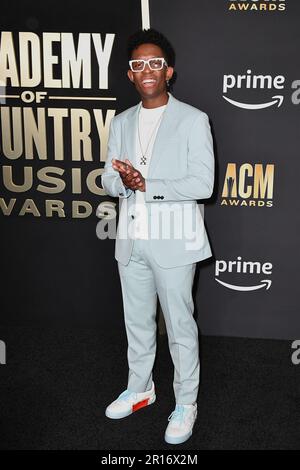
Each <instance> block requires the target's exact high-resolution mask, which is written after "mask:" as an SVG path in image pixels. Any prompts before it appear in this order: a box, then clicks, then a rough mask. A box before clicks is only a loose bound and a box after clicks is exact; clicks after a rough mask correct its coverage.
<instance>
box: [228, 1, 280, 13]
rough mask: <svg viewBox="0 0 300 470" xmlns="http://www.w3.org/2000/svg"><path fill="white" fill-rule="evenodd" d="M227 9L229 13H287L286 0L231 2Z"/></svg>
mask: <svg viewBox="0 0 300 470" xmlns="http://www.w3.org/2000/svg"><path fill="white" fill-rule="evenodd" d="M227 9H228V10H229V11H240V12H248V11H257V12H263V11H267V12H274V11H279V12H282V11H285V9H286V1H285V0H231V1H229V2H228V7H227Z"/></svg>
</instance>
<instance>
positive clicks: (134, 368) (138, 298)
mask: <svg viewBox="0 0 300 470" xmlns="http://www.w3.org/2000/svg"><path fill="white" fill-rule="evenodd" d="M195 268H196V263H192V264H187V265H184V266H177V267H175V268H162V267H161V266H159V265H158V264H157V263H156V262H155V260H154V257H153V253H152V252H151V244H150V243H149V240H139V239H138V240H134V243H133V250H132V254H131V258H130V261H129V263H128V264H127V265H124V264H122V263H120V262H118V269H119V274H120V279H121V287H122V295H123V305H124V315H125V325H126V333H127V339H128V356H127V357H128V365H129V375H128V390H132V391H135V392H145V391H146V390H150V388H151V382H152V368H153V364H154V360H155V353H156V306H157V295H158V298H159V301H160V305H161V307H162V310H163V313H164V318H165V323H166V328H167V334H168V341H169V348H170V353H171V357H172V360H173V364H174V382H173V387H174V394H175V399H176V403H177V404H182V405H188V404H191V403H195V402H196V400H197V394H198V388H199V373H200V362H199V351H198V327H197V324H196V321H195V319H194V317H193V311H194V303H193V298H192V285H193V280H194V274H195Z"/></svg>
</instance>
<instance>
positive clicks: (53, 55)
mask: <svg viewBox="0 0 300 470" xmlns="http://www.w3.org/2000/svg"><path fill="white" fill-rule="evenodd" d="M114 40H115V34H111V33H107V34H100V33H78V34H76V35H75V34H73V33H60V32H55V33H41V34H36V33H32V32H19V33H15V32H10V31H2V32H1V36H0V87H1V90H0V92H1V93H0V94H1V96H0V100H1V101H0V102H1V107H0V128H1V131H2V132H1V139H0V156H1V160H2V162H1V163H2V165H3V166H2V167H1V175H0V178H1V183H2V184H1V193H0V213H1V214H2V215H4V216H11V215H17V216H24V215H27V216H28V217H32V216H33V217H40V216H41V215H45V216H46V217H59V218H65V217H66V216H71V217H73V218H86V217H89V216H90V215H91V214H92V213H93V212H95V211H94V210H93V206H92V202H95V203H96V204H97V205H98V203H99V196H104V195H105V191H104V190H103V188H102V186H101V184H100V178H101V174H102V172H103V167H101V164H103V165H104V163H105V160H106V149H107V140H108V133H109V126H110V122H111V119H112V118H113V117H114V115H115V112H116V110H115V109H114V107H115V102H114V101H115V100H116V98H114V97H111V96H108V94H107V93H105V92H107V91H108V90H109V81H108V75H109V64H110V60H111V56H112V50H113V45H114ZM101 95H102V96H101ZM111 101H113V103H112V102H111Z"/></svg>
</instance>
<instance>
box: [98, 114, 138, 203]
mask: <svg viewBox="0 0 300 470" xmlns="http://www.w3.org/2000/svg"><path fill="white" fill-rule="evenodd" d="M112 158H117V159H119V160H121V159H122V158H121V156H120V152H119V151H118V142H117V138H116V134H115V129H114V118H112V120H111V122H110V128H109V137H108V145H107V159H106V162H105V165H104V172H103V173H102V177H101V184H102V187H103V188H104V189H105V192H106V193H107V194H109V195H110V196H113V197H123V198H127V197H129V196H130V194H131V193H132V190H131V189H129V188H126V186H124V184H123V181H122V179H121V177H120V175H119V172H118V171H117V170H114V168H113V167H112V164H111V160H112Z"/></svg>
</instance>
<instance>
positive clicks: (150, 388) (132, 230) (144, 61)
mask: <svg viewBox="0 0 300 470" xmlns="http://www.w3.org/2000/svg"><path fill="white" fill-rule="evenodd" d="M128 58H129V70H128V78H129V80H130V81H131V82H132V83H133V84H134V85H135V88H136V90H137V92H138V93H139V95H140V97H141V101H140V103H139V104H137V105H136V106H133V107H131V108H129V109H127V110H126V111H124V112H122V113H121V114H119V115H117V116H115V117H114V118H113V120H112V121H111V126H110V133H109V142H108V154H107V161H106V164H105V169H104V173H103V175H102V185H103V187H104V189H105V191H106V192H107V194H109V195H111V196H114V197H119V201H120V214H119V224H118V232H117V239H116V250H115V257H116V259H117V261H118V269H119V274H120V280H121V287H122V295H123V305H124V316H125V325H126V333H127V339H128V364H129V375H128V384H127V389H126V390H125V391H124V392H122V393H121V394H120V395H119V397H118V398H117V399H115V400H114V401H113V402H112V403H111V404H110V405H109V406H108V407H107V408H106V412H105V413H106V416H107V417H109V418H112V419H119V418H124V417H125V416H128V415H130V414H131V413H133V412H134V411H136V410H138V409H140V408H142V407H145V406H148V405H150V404H152V403H154V401H155V399H156V395H155V388H154V383H153V380H152V368H153V364H154V360H155V353H156V305H157V296H158V298H159V301H160V305H161V307H162V311H163V314H164V318H165V323H166V328H167V334H168V341H169V348H170V353H171V357H172V360H173V364H174V382H173V386H174V394H175V399H176V407H175V409H174V411H173V412H172V413H171V415H170V416H169V423H168V426H167V429H166V431H165V440H166V442H168V443H171V444H179V443H181V442H184V441H186V440H187V439H188V438H189V437H190V436H191V435H192V430H193V425H194V423H195V420H196V416H197V395H198V388H199V373H200V363H199V343H198V329H197V324H196V322H195V319H194V317H193V312H194V304H193V298H192V286H193V280H194V274H195V268H196V263H197V262H198V261H201V260H204V259H206V258H209V257H210V256H211V249H210V245H209V241H208V238H207V234H206V230H205V226H204V222H203V218H202V214H201V211H200V210H199V207H198V205H197V202H196V201H197V200H198V199H206V198H209V197H210V196H211V195H212V191H213V184H214V154H213V142H212V136H211V131H210V125H209V121H208V117H207V115H206V114H205V113H204V112H202V111H200V110H199V109H197V108H195V107H193V106H190V105H188V104H186V103H183V102H181V101H179V100H177V99H176V98H175V97H174V96H173V95H172V94H171V93H170V92H169V91H168V86H169V81H170V80H171V79H172V76H173V72H174V63H175V53H174V50H173V48H172V46H171V44H170V43H169V41H168V40H167V39H166V38H165V37H164V36H163V35H162V34H161V33H159V32H157V31H155V30H153V29H148V30H140V31H137V32H136V33H135V34H134V35H132V36H131V37H130V38H129V42H128Z"/></svg>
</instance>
